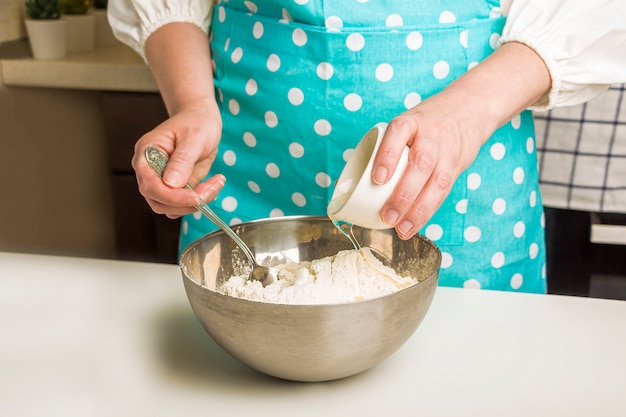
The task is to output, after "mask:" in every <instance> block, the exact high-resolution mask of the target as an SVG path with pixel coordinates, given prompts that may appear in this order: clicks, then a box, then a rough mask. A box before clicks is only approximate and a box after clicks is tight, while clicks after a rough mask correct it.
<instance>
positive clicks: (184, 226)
mask: <svg viewBox="0 0 626 417" xmlns="http://www.w3.org/2000/svg"><path fill="white" fill-rule="evenodd" d="M180 224H181V229H182V232H183V235H185V236H187V234H188V233H189V223H188V222H187V221H186V220H182V221H181V222H180Z"/></svg>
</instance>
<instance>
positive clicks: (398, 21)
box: [385, 14, 404, 27]
mask: <svg viewBox="0 0 626 417" xmlns="http://www.w3.org/2000/svg"><path fill="white" fill-rule="evenodd" d="M403 24H404V23H403V21H402V16H400V15H399V14H390V15H389V16H387V20H385V26H387V27H396V26H402V25H403Z"/></svg>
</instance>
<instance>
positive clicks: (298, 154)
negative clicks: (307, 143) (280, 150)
mask: <svg viewBox="0 0 626 417" xmlns="http://www.w3.org/2000/svg"><path fill="white" fill-rule="evenodd" d="M289 155H291V156H292V157H293V158H302V156H303V155H304V146H302V145H301V144H299V143H298V142H291V143H290V144H289Z"/></svg>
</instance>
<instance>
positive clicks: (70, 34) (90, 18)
mask: <svg viewBox="0 0 626 417" xmlns="http://www.w3.org/2000/svg"><path fill="white" fill-rule="evenodd" d="M61 19H62V20H65V21H66V22H67V52H68V53H70V54H78V53H82V52H89V51H92V50H93V49H94V48H95V46H96V19H95V17H94V15H93V14H92V13H87V14H65V15H63V17H62V18H61Z"/></svg>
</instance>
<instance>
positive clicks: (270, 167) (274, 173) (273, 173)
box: [265, 162, 280, 178]
mask: <svg viewBox="0 0 626 417" xmlns="http://www.w3.org/2000/svg"><path fill="white" fill-rule="evenodd" d="M265 173H266V174H267V175H268V176H270V177H272V178H278V177H279V176H280V168H278V165H276V164H275V163H273V162H270V163H269V164H267V165H265Z"/></svg>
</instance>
